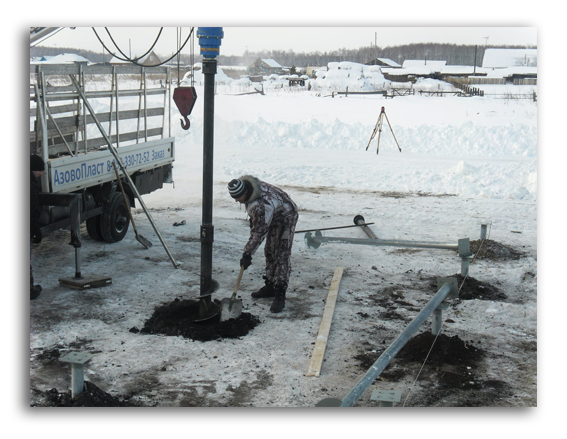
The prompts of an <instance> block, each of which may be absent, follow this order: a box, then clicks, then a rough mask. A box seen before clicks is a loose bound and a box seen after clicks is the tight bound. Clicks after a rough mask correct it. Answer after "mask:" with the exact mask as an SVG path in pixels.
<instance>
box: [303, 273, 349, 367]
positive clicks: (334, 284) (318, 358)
mask: <svg viewBox="0 0 567 439" xmlns="http://www.w3.org/2000/svg"><path fill="white" fill-rule="evenodd" d="M343 270H344V269H343V267H337V268H336V269H335V274H334V275H333V280H332V281H331V287H330V288H329V294H328V295H327V302H326V303H325V309H324V311H323V318H322V319H321V325H320V326H319V334H317V340H316V341H315V347H314V348H313V354H312V355H311V362H310V363H309V369H307V373H306V375H305V376H308V377H312V376H316V377H318V376H319V374H320V373H321V365H322V364H323V357H324V355H325V348H326V347H327V339H328V337H329V332H330V331H331V322H332V320H333V313H334V312H335V304H336V303H337V296H338V294H339V286H340V284H341V278H342V276H343Z"/></svg>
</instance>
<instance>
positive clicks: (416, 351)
mask: <svg viewBox="0 0 567 439" xmlns="http://www.w3.org/2000/svg"><path fill="white" fill-rule="evenodd" d="M432 346H433V348H432ZM430 349H431V352H430V353H429V357H427V354H428V352H429V350H430ZM482 356H483V351H482V350H480V349H479V348H476V347H474V346H472V345H470V344H467V343H465V342H464V341H463V340H461V339H460V338H459V337H458V336H457V335H454V336H452V337H449V336H448V335H445V334H439V336H438V337H437V340H436V339H435V335H434V334H432V333H431V332H423V333H421V334H419V335H417V336H415V337H413V338H411V339H410V340H409V341H408V342H407V343H406V345H405V346H404V347H403V348H402V350H401V351H400V352H399V353H398V355H397V356H396V358H398V359H399V360H405V361H418V362H423V361H424V360H425V358H426V357H427V363H428V364H430V365H434V366H441V365H443V364H451V365H463V364H466V365H470V364H471V363H472V362H476V361H478V360H480V358H482Z"/></svg>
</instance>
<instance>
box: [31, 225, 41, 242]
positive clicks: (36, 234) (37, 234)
mask: <svg viewBox="0 0 567 439" xmlns="http://www.w3.org/2000/svg"><path fill="white" fill-rule="evenodd" d="M42 238H43V235H42V233H41V229H40V228H39V227H36V228H35V230H33V232H32V236H31V241H32V242H33V243H34V244H39V243H40V242H41V240H42Z"/></svg>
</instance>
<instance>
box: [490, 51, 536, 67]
mask: <svg viewBox="0 0 567 439" xmlns="http://www.w3.org/2000/svg"><path fill="white" fill-rule="evenodd" d="M514 66H526V67H537V49H486V50H485V51H484V58H483V59H482V67H486V68H504V67H514Z"/></svg>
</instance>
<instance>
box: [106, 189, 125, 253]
mask: <svg viewBox="0 0 567 439" xmlns="http://www.w3.org/2000/svg"><path fill="white" fill-rule="evenodd" d="M128 209H130V206H129V204H128V202H127V201H126V200H125V199H124V196H123V195H122V194H121V193H118V194H116V195H114V198H112V201H111V202H110V203H108V204H107V205H106V206H104V209H103V212H102V216H101V219H100V231H101V234H102V237H103V239H104V240H105V241H107V242H118V241H122V239H123V238H124V236H126V232H128V226H129V225H130V216H129V215H128Z"/></svg>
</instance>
